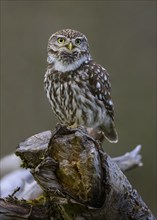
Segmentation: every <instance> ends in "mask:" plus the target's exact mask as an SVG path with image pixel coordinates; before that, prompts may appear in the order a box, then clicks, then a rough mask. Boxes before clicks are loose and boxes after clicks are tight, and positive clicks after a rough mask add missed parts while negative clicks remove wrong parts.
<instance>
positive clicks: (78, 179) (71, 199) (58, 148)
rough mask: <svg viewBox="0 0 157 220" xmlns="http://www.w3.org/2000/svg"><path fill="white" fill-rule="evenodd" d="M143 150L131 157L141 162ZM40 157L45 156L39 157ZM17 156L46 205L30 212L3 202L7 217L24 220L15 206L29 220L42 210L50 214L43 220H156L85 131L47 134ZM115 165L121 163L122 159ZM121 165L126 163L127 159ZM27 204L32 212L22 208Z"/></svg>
mask: <svg viewBox="0 0 157 220" xmlns="http://www.w3.org/2000/svg"><path fill="white" fill-rule="evenodd" d="M51 135H52V136H51ZM40 145H41V148H40ZM139 150H140V149H136V150H135V151H133V153H132V152H131V153H130V155H132V154H134V155H136V156H137V155H138V154H139ZM38 152H40V154H38V155H40V156H36V155H37V153H38ZM16 154H17V155H19V156H20V157H21V158H22V160H23V166H24V167H26V168H30V170H31V173H32V175H33V177H34V179H35V180H36V181H37V183H38V184H39V185H40V187H41V188H42V189H43V191H44V194H43V196H44V197H43V198H44V199H42V200H40V199H39V200H36V202H32V203H31V206H30V203H28V202H26V201H23V203H22V208H21V201H19V200H15V199H14V198H12V200H11V202H10V201H8V199H3V200H1V201H0V204H1V212H2V216H3V217H4V216H6V213H8V212H11V213H12V212H13V213H14V216H16V215H17V216H18V215H19V213H16V212H15V209H14V210H12V208H11V207H12V206H13V205H14V201H16V206H19V207H20V208H21V209H20V210H22V209H23V214H24V213H26V214H25V215H22V213H21V212H20V215H21V217H22V219H27V216H28V213H31V215H29V219H36V215H37V213H36V211H37V212H38V207H39V206H40V208H41V210H42V216H44V214H45V218H43V219H54V220H60V219H66V220H75V219H76V220H79V219H81V220H83V219H96V220H98V219H99V220H102V219H103V220H105V219H106V220H130V219H132V220H146V219H150V220H154V219H155V217H154V216H153V214H152V213H151V211H150V210H149V209H148V207H147V206H146V204H145V203H144V202H143V201H142V199H141V197H140V195H139V194H138V193H137V191H136V190H134V189H133V188H132V186H131V184H130V183H129V181H128V180H127V178H126V177H125V175H124V174H123V173H122V171H121V170H120V168H119V167H118V165H117V164H116V163H115V162H114V161H113V159H111V158H110V156H109V155H107V154H106V153H105V152H104V151H103V149H102V148H101V146H100V145H99V143H98V142H97V141H95V140H94V139H93V138H91V137H89V136H88V134H87V133H86V130H85V129H83V128H79V129H69V128H67V127H65V126H58V127H57V129H56V131H54V132H53V133H52V134H51V132H49V131H48V132H47V133H42V134H41V135H40V134H39V135H35V136H33V137H31V138H30V139H27V140H26V142H23V143H22V144H20V145H19V148H18V149H17V150H16ZM127 156H128V155H127ZM129 158H131V157H129ZM140 159H141V158H138V160H139V163H140ZM115 160H117V161H118V163H119V161H120V158H118V159H115ZM122 161H123V162H124V161H126V155H124V156H123V157H122ZM131 161H133V160H131ZM135 161H136V165H138V163H137V160H135ZM119 164H120V163H119ZM133 164H134V163H132V162H131V166H132V165H133ZM123 165H124V163H123ZM124 167H125V166H123V169H124ZM127 168H128V165H127ZM15 195H16V194H15ZM25 203H26V205H27V206H26V207H25V206H24V208H23V205H24V204H25ZM30 207H31V208H30ZM32 208H33V210H34V212H32V211H31V210H32ZM26 209H27V212H26V211H25V210H26ZM17 210H18V209H17ZM41 210H40V211H41ZM24 216H25V217H24ZM8 219H9V218H8ZM10 219H11V218H10ZM39 219H41V218H39Z"/></svg>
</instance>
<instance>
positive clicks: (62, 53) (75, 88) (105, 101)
mask: <svg viewBox="0 0 157 220" xmlns="http://www.w3.org/2000/svg"><path fill="white" fill-rule="evenodd" d="M47 52H48V56H47V62H48V67H47V71H46V74H45V80H44V83H45V89H46V94H47V97H48V99H49V102H50V104H51V106H52V109H53V111H54V113H55V114H56V115H57V117H58V118H59V120H60V122H61V123H63V124H66V125H68V126H70V127H77V126H85V127H86V128H93V129H97V130H99V131H102V132H103V134H104V136H105V138H106V139H107V140H108V141H109V142H112V143H116V142H117V141H118V135H117V132H116V128H115V124H114V106H113V102H112V99H111V84H110V81H109V74H108V73H107V71H106V70H105V69H104V68H103V67H102V66H101V65H99V64H97V63H95V61H94V60H93V59H92V56H91V55H90V52H89V44H88V40H87V38H86V36H85V35H84V34H82V33H80V32H78V31H75V30H71V29H64V30H60V31H58V32H56V33H55V34H53V35H52V36H51V37H50V39H49V41H48V47H47Z"/></svg>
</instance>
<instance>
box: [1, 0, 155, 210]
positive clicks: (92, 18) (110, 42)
mask: <svg viewBox="0 0 157 220" xmlns="http://www.w3.org/2000/svg"><path fill="white" fill-rule="evenodd" d="M155 5H156V1H44V0H43V1H37V0H36V1H15V0H14V1H1V156H4V155H6V154H8V153H10V152H13V151H14V150H15V148H16V146H17V145H18V143H19V142H21V141H22V140H24V139H25V138H27V137H29V136H31V135H33V134H35V133H38V132H41V131H44V130H49V129H53V128H54V126H55V124H56V122H57V120H56V119H55V117H54V115H53V113H52V112H51V109H50V105H49V103H48V100H47V98H46V95H45V92H44V89H43V77H44V73H45V70H46V65H47V64H46V47H47V40H48V38H49V37H50V35H51V34H52V33H54V32H56V31H57V30H59V29H63V28H72V29H76V30H79V31H81V32H83V33H85V34H86V36H87V37H88V39H89V43H90V50H91V53H92V55H93V57H94V59H95V60H96V61H97V62H98V63H100V64H102V65H103V66H104V67H105V68H106V69H107V70H108V72H109V73H110V78H111V83H112V97H113V101H114V103H115V120H116V127H117V130H118V133H119V142H118V144H116V145H114V144H109V143H105V150H106V151H107V152H108V153H109V154H110V155H111V156H118V155H121V154H123V153H125V152H127V151H130V150H132V149H133V148H134V147H135V146H136V145H138V144H142V146H143V148H142V156H143V163H144V166H143V167H142V168H137V169H135V170H132V171H129V172H127V177H128V179H129V180H130V182H131V183H132V185H133V187H135V188H136V189H137V190H138V192H139V193H140V194H141V196H142V198H143V199H144V201H145V202H146V204H147V205H148V206H149V207H150V209H151V210H152V211H153V213H154V214H156V72H155V71H156V68H155V67H156V53H155V52H156V51H155V49H156V32H155V31H156V22H155V15H156V7H155Z"/></svg>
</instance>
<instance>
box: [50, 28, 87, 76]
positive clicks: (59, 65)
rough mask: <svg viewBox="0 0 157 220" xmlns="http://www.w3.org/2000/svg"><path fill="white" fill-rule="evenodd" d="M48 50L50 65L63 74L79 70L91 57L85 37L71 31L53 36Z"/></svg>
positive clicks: (60, 32)
mask: <svg viewBox="0 0 157 220" xmlns="http://www.w3.org/2000/svg"><path fill="white" fill-rule="evenodd" d="M47 49H48V58H47V61H48V63H49V64H53V66H54V68H55V69H56V70H58V71H59V70H60V71H62V72H65V71H69V70H73V69H75V68H78V67H79V66H80V65H81V64H82V63H83V62H84V61H86V60H89V59H90V57H91V56H90V54H89V45H88V40H87V38H86V37H85V35H83V34H81V33H80V32H76V31H73V30H70V29H68V30H66V32H65V31H64V30H62V31H59V32H57V33H55V34H53V35H52V36H51V37H50V39H49V41H48V48H47Z"/></svg>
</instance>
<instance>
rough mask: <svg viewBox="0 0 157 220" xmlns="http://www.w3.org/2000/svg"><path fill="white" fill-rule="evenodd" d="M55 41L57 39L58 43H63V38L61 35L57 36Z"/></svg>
mask: <svg viewBox="0 0 157 220" xmlns="http://www.w3.org/2000/svg"><path fill="white" fill-rule="evenodd" d="M57 41H58V43H59V44H62V43H64V41H65V39H64V38H63V37H59V38H58V39H57Z"/></svg>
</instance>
